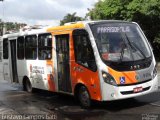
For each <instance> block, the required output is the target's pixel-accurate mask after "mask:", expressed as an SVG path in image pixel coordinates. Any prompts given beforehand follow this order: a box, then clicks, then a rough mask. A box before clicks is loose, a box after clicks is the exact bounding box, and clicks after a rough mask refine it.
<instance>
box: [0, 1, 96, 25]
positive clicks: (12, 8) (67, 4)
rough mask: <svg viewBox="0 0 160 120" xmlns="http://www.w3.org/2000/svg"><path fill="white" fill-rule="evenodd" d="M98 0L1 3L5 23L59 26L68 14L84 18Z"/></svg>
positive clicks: (0, 10) (1, 13)
mask: <svg viewBox="0 0 160 120" xmlns="http://www.w3.org/2000/svg"><path fill="white" fill-rule="evenodd" d="M97 1H98V0H4V1H3V2H1V1H0V18H1V19H2V20H3V21H5V22H6V21H9V22H19V23H26V24H28V25H53V26H54V25H59V22H60V20H62V19H63V17H64V16H65V15H66V14H68V13H71V14H72V13H74V12H76V13H77V14H76V15H77V16H80V17H84V16H85V15H86V13H87V11H88V10H87V9H88V8H90V9H91V8H93V6H94V4H95V3H96V2H97Z"/></svg>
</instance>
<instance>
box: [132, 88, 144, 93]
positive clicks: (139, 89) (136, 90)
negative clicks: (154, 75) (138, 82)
mask: <svg viewBox="0 0 160 120" xmlns="http://www.w3.org/2000/svg"><path fill="white" fill-rule="evenodd" d="M141 91H143V88H142V87H136V88H134V89H133V92H134V93H138V92H141Z"/></svg>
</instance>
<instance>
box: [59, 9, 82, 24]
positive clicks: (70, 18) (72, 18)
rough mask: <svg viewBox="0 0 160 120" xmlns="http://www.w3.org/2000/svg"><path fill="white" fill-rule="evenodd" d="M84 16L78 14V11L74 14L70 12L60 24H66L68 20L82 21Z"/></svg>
mask: <svg viewBox="0 0 160 120" xmlns="http://www.w3.org/2000/svg"><path fill="white" fill-rule="evenodd" d="M82 20H84V18H82V17H79V16H76V12H74V13H73V14H70V13H68V14H67V15H66V16H64V18H63V20H61V21H60V25H64V24H65V23H68V22H76V21H82Z"/></svg>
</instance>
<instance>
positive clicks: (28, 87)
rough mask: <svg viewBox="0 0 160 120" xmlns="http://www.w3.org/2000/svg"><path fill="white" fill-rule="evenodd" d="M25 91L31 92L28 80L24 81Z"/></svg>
mask: <svg viewBox="0 0 160 120" xmlns="http://www.w3.org/2000/svg"><path fill="white" fill-rule="evenodd" d="M26 90H27V91H28V92H31V91H32V87H31V83H30V82H29V81H28V80H27V81H26Z"/></svg>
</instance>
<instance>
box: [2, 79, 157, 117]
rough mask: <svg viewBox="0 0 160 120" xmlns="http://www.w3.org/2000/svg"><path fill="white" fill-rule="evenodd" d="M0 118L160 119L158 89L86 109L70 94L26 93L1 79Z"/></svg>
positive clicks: (95, 104)
mask: <svg viewBox="0 0 160 120" xmlns="http://www.w3.org/2000/svg"><path fill="white" fill-rule="evenodd" d="M159 78H160V77H159ZM11 115H12V116H11ZM17 116H18V117H19V118H16V117H17ZM0 119H4V120H8V119H10V120H13V119H14V120H15V119H16V120H17V119H24V120H26V119H27V120H30V119H34V120H36V119H37V120H42V119H43V120H45V119H46V120H49V119H52V120H54V119H56V120H160V91H157V92H155V93H152V94H149V95H145V96H141V97H137V98H133V99H127V100H119V101H113V102H103V103H94V106H93V107H92V108H90V109H88V110H86V109H82V108H81V107H80V106H79V104H78V103H77V102H75V101H74V100H73V97H71V96H67V95H60V94H53V93H50V92H47V91H39V90H37V91H35V92H34V93H27V92H24V91H22V88H21V86H18V85H16V84H15V85H10V84H8V83H7V82H5V81H1V83H0Z"/></svg>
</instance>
